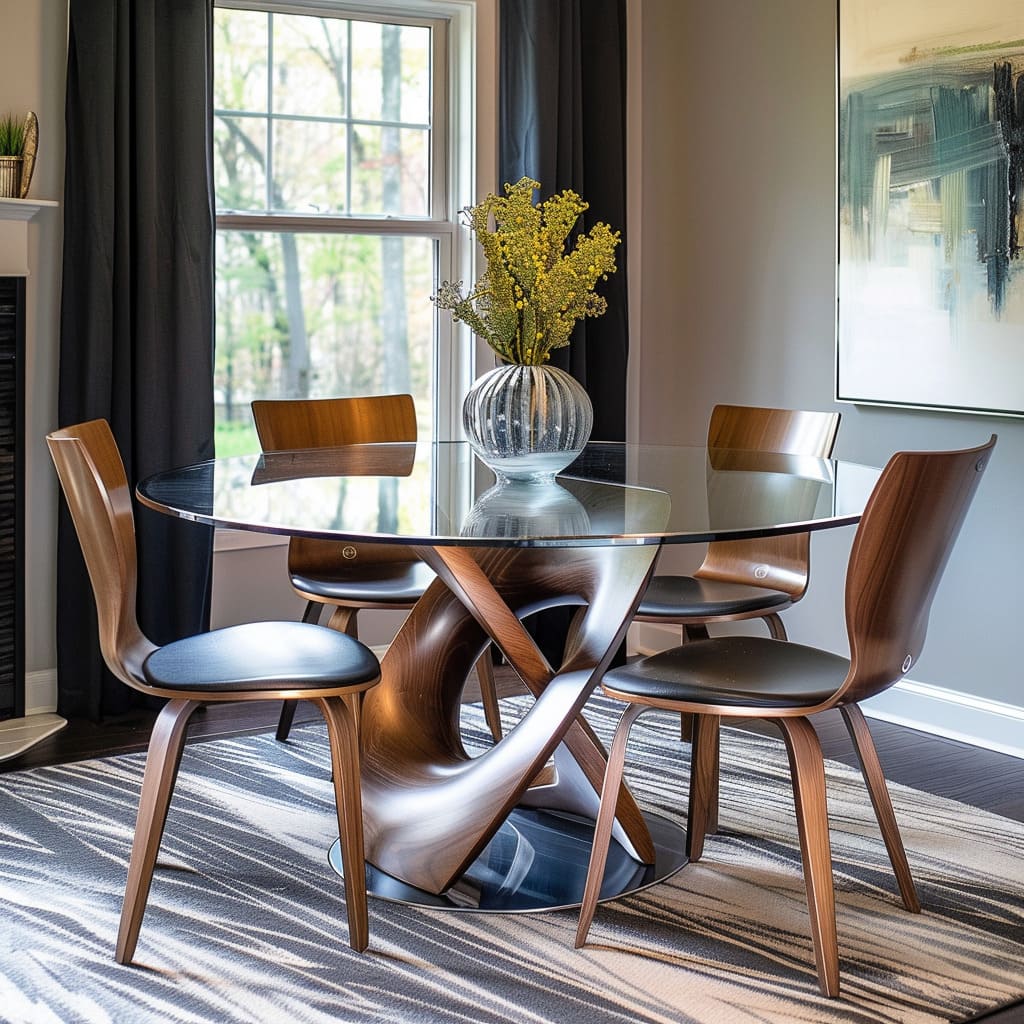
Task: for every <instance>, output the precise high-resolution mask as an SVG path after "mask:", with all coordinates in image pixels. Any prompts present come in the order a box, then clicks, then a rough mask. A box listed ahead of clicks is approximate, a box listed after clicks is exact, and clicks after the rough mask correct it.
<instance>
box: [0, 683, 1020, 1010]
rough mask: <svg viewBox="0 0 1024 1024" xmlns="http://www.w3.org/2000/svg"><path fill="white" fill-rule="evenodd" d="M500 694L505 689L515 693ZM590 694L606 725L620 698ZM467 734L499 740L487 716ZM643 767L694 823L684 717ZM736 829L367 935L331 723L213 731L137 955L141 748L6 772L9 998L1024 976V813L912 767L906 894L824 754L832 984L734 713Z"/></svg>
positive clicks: (486, 997) (891, 997) (391, 1005)
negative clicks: (947, 789) (363, 939)
mask: <svg viewBox="0 0 1024 1024" xmlns="http://www.w3.org/2000/svg"><path fill="white" fill-rule="evenodd" d="M503 706H504V705H503ZM587 715H588V717H589V718H590V719H591V721H592V722H593V723H594V725H595V726H596V728H597V729H598V731H599V732H601V733H602V734H603V735H604V736H605V737H606V738H607V736H608V734H609V732H610V729H611V727H612V726H613V725H614V721H615V719H616V717H617V711H616V710H615V709H613V708H611V707H610V706H609V705H608V704H606V703H604V704H602V703H601V702H597V701H595V702H594V703H593V705H592V706H590V707H588V710H587ZM465 726H466V729H467V735H468V736H470V737H471V738H472V739H473V740H474V741H475V742H478V743H480V744H481V745H482V744H483V743H484V742H485V739H484V737H485V733H484V730H483V728H482V716H481V715H480V714H479V710H478V709H475V708H469V709H467V712H466V714H465ZM634 734H635V741H634V743H633V745H632V762H631V764H630V766H629V767H628V768H627V778H628V779H629V780H630V782H631V785H632V786H633V788H634V790H635V792H636V793H637V794H638V796H639V799H640V801H641V803H642V804H643V805H645V806H647V807H649V808H651V809H653V810H656V811H658V812H660V813H662V814H664V815H666V816H667V817H670V818H673V819H675V820H680V819H681V817H682V814H683V808H684V807H685V793H686V765H685V761H684V759H683V758H682V757H681V756H680V752H681V751H680V744H679V741H678V720H675V721H674V720H672V719H671V718H670V717H667V716H665V717H661V716H657V715H649V716H648V717H647V718H645V719H643V720H641V723H640V724H639V726H638V727H637V729H636V730H634ZM723 736H724V741H723V756H722V762H723V766H722V767H723V778H722V816H721V817H722V825H723V829H722V832H721V833H720V834H719V835H718V836H715V837H712V838H710V839H709V841H708V844H707V848H706V852H705V858H704V860H703V861H702V862H701V863H700V864H698V865H691V866H689V867H687V868H685V869H684V870H683V871H682V872H680V873H679V874H678V875H676V876H675V877H674V878H672V879H671V880H669V881H666V882H663V883H661V884H659V885H657V886H655V887H653V888H652V889H649V890H647V891H645V892H643V893H639V894H635V895H633V896H630V897H627V898H625V899H623V900H619V901H615V902H613V903H608V904H604V905H602V906H601V907H600V908H599V910H598V914H597V918H596V920H595V923H594V927H593V928H592V930H591V933H590V942H589V944H588V946H587V947H586V948H585V949H584V950H580V951H577V950H574V949H573V948H572V945H573V943H572V939H573V932H574V929H575V924H576V915H575V912H573V911H558V912H555V913H547V914H517V915H480V914H461V913H452V912H435V911H426V910H422V909H417V908H411V907H406V906H401V905H397V904H393V903H385V902H381V901H378V900H371V906H370V932H371V939H370V948H369V950H368V951H367V952H366V953H365V954H362V955H358V954H355V953H353V952H352V951H351V950H350V949H349V948H348V945H347V937H346V934H345V924H344V921H345V915H344V908H343V890H342V886H341V883H340V881H339V880H338V879H337V878H336V877H335V876H334V875H333V874H332V872H331V871H330V869H329V868H328V866H327V860H326V852H327V849H328V847H329V845H330V843H331V841H332V839H333V838H334V835H333V832H332V830H333V828H334V826H333V810H332V802H331V789H330V785H329V782H328V775H327V756H326V741H325V738H324V734H323V731H322V729H321V728H320V727H319V726H317V725H310V726H306V727H303V728H301V729H298V730H296V731H295V733H293V740H292V742H289V743H288V744H280V743H276V742H275V741H274V739H273V736H272V735H270V734H267V735H260V736H246V737H240V738H236V739H227V740H217V741H214V742H208V743H199V744H195V745H193V746H191V747H189V748H188V750H187V751H186V754H185V756H184V759H183V762H182V770H181V775H180V778H179V782H178V788H177V793H176V796H175V801H174V804H173V805H172V808H171V814H170V819H169V821H168V827H167V832H166V835H165V837H164V843H163V847H162V852H161V857H160V864H159V866H158V869H157V876H156V879H155V881H154V884H153V890H152V894H151V897H150V903H149V909H148V911H147V914H146V918H145V921H144V923H143V927H142V936H141V940H140V944H139V949H138V953H137V956H136V965H135V966H134V967H133V968H125V967H119V966H118V965H116V964H115V963H114V961H113V958H112V954H113V943H114V935H115V932H116V928H117V917H118V913H119V910H120V901H121V896H122V892H123V886H124V874H125V865H126V862H127V856H128V850H129V844H130V840H131V834H132V825H133V821H134V812H135V806H136V801H137V798H138V792H139V785H140V782H141V777H142V769H143V757H142V756H141V755H129V756H121V757H113V758H109V759H103V760H94V761H88V762H83V763H79V764H71V765H66V766H62V767H53V768H44V769H35V770H31V771H26V772H22V773H13V774H9V775H4V776H0V823H2V833H0V915H2V916H0V1020H2V1021H5V1022H8V1024H51V1022H52V1024H93V1022H96V1024H100V1022H102V1024H120V1022H125V1024H146V1022H150V1021H160V1022H169V1021H181V1022H187V1024H205V1022H209V1024H225V1022H236V1021H238V1022H242V1021H244V1022H249V1021H252V1022H260V1024H268V1022H269V1024H275V1022H278V1021H280V1022H296V1024H307V1022H308V1024H321V1022H323V1024H326V1022H332V1024H337V1022H349V1024H365V1022H371V1021H372V1022H384V1021H388V1022H402V1024H405V1022H409V1024H428V1022H429V1024H435V1022H467V1024H471V1022H472V1024H476V1022H482V1024H492V1022H493V1024H498V1022H507V1021H515V1022H524V1024H542V1022H543V1024H627V1022H629V1024H632V1022H645V1024H647V1022H651V1024H654V1022H657V1024H667V1022H674V1024H679V1022H691V1021H693V1022H701V1024H745V1022H754V1021H757V1022H760V1024H764V1022H786V1024H790V1022H814V1024H828V1022H844V1024H845V1022H851V1024H860V1022H876V1021H885V1022H903V1024H913V1022H921V1024H925V1022H935V1021H952V1020H960V1019H963V1018H965V1017H968V1016H970V1015H972V1014H974V1013H976V1012H979V1011H981V1010H983V1009H985V1008H987V1007H994V1006H997V1005H999V1004H1002V1003H1004V1002H1006V1001H1008V1000H1010V999H1013V998H1018V997H1020V996H1021V995H1024V966H1022V965H1024V826H1022V825H1020V824H1017V823H1014V822H1012V821H1008V820H1006V819H1003V818H1000V817H997V816H995V815H991V814H987V813H982V812H979V811H976V810H974V809H973V808H970V807H967V806H965V805H962V804H958V803H955V802H952V801H948V800H942V799H939V798H935V797H930V796H925V795H923V794H921V793H917V792H914V791H912V790H908V789H904V788H901V787H893V795H894V801H895V804H896V811H897V816H898V818H899V820H900V822H901V825H902V829H903V834H904V837H905V840H906V843H907V847H908V853H909V856H910V862H911V867H912V868H913V870H914V873H915V876H916V879H917V883H918V888H919V892H920V895H921V899H922V903H923V904H924V907H925V911H924V913H922V914H921V915H919V916H915V915H911V914H907V913H906V912H904V911H903V910H902V908H901V905H900V904H899V902H898V900H897V898H896V897H895V896H894V885H893V882H892V878H891V875H890V871H889V867H888V862H887V860H886V857H885V851H884V849H883V847H882V843H881V841H880V839H879V837H878V833H877V829H876V826H875V823H874V820H873V817H872V814H871V809H870V806H869V804H868V800H867V797H866V795H865V792H864V789H863V786H862V784H861V782H860V780H859V776H857V775H856V774H855V773H854V772H853V771H851V770H850V769H848V768H845V767H843V766H840V765H836V764H829V765H828V783H829V797H830V812H831V817H832V825H833V832H832V840H833V853H834V857H835V879H836V889H837V901H838V921H839V943H840V952H841V957H842V960H841V970H842V985H843V995H842V997H841V998H840V999H838V1000H827V999H824V998H823V997H821V996H820V995H819V994H818V990H817V984H816V981H815V975H814V970H813V966H812V963H811V954H810V939H809V936H808V923H807V913H806V905H805V902H804V892H803V885H802V881H801V875H800V871H799V856H798V851H797V842H796V834H795V825H794V819H793V808H792V799H791V797H790V795H789V793H790V791H789V787H788V781H787V780H788V771H787V768H786V759H785V753H784V750H783V748H782V744H781V742H777V741H775V740H774V739H770V738H762V737H758V736H754V735H750V734H747V733H741V732H736V731H732V730H728V731H726V732H725V733H724V734H723Z"/></svg>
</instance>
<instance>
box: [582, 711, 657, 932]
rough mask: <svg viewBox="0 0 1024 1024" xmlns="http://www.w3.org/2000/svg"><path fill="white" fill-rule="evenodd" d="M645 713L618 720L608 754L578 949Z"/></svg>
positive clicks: (627, 714)
mask: <svg viewBox="0 0 1024 1024" xmlns="http://www.w3.org/2000/svg"><path fill="white" fill-rule="evenodd" d="M644 710H645V708H644V707H643V706H641V705H640V704H633V705H630V707H628V708H627V709H626V711H625V713H624V714H623V716H622V718H621V719H620V720H619V724H618V726H616V729H615V735H614V736H613V737H612V745H611V749H610V750H609V752H608V765H607V767H606V768H605V774H604V783H603V784H602V786H601V806H600V809H599V811H598V815H597V821H596V823H595V825H594V841H593V844H592V845H591V847H590V864H589V865H588V867H587V881H586V884H585V886H584V889H583V902H582V903H581V904H580V919H579V924H578V925H577V926H576V948H577V949H580V948H581V947H582V946H584V945H585V944H586V941H587V933H588V932H589V931H590V924H591V922H592V921H593V920H594V911H595V910H596V909H597V900H598V897H599V896H600V894H601V882H602V881H603V880H604V869H605V865H606V864H607V862H608V847H609V845H610V844H611V839H612V824H613V823H614V821H615V812H616V809H617V807H618V802H619V794H620V792H621V791H622V773H623V769H624V768H625V764H626V744H627V743H628V741H629V732H630V729H632V728H633V723H634V722H635V721H636V720H637V718H639V716H640V715H641V713H642V712H643V711H644Z"/></svg>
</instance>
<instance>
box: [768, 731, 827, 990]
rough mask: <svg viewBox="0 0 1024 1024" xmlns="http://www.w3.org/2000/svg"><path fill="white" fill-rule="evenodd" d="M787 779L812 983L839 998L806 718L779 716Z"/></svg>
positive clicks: (820, 761)
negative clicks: (808, 933) (804, 900)
mask: <svg viewBox="0 0 1024 1024" xmlns="http://www.w3.org/2000/svg"><path fill="white" fill-rule="evenodd" d="M778 725H779V728H780V729H781V730H782V737H783V739H784V740H785V741H786V751H787V753H788V754H789V768H790V772H791V774H792V776H793V798H794V803H795V805H796V823H797V830H798V831H799V834H800V856H801V859H802V860H803V865H804V885H805V887H806V889H807V907H808V910H809V912H810V917H811V941H812V943H813V945H814V962H815V965H816V967H817V970H818V984H819V985H820V987H821V991H822V992H823V993H824V994H825V995H826V996H837V995H839V943H838V940H837V938H836V901H835V889H834V887H833V884H832V847H831V844H830V842H829V835H828V805H827V802H826V797H825V761H824V758H823V757H822V753H821V744H820V743H819V742H818V736H817V733H815V731H814V726H812V725H811V723H810V722H808V721H807V719H806V718H780V719H779V720H778Z"/></svg>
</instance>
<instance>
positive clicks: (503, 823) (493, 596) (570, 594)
mask: <svg viewBox="0 0 1024 1024" xmlns="http://www.w3.org/2000/svg"><path fill="white" fill-rule="evenodd" d="M415 551H416V553H417V555H419V557H421V558H422V559H423V560H424V561H425V562H427V563H428V564H429V565H430V566H431V568H433V569H434V571H435V572H436V573H437V575H438V579H437V580H436V581H435V582H434V584H432V586H431V587H430V588H429V589H428V591H427V592H426V594H425V595H424V596H423V598H422V599H421V600H420V601H419V602H418V603H417V605H416V606H415V608H413V610H412V612H411V613H410V614H409V617H408V618H407V619H406V621H405V623H404V624H403V626H402V628H401V629H400V631H399V633H398V635H397V636H396V638H395V640H394V642H393V643H392V645H391V647H390V648H389V650H388V652H387V654H386V655H385V656H384V658H383V660H382V680H381V683H380V684H379V685H378V686H377V687H376V688H375V689H374V690H373V691H372V692H371V693H370V694H368V695H367V699H366V701H365V704H364V708H363V716H362V729H363V775H362V777H363V814H364V821H365V837H366V858H367V861H369V862H370V863H371V864H372V865H373V866H374V868H375V869H376V871H373V872H371V877H370V879H369V880H370V884H371V888H372V890H373V891H375V892H376V893H377V894H378V895H382V896H391V897H394V898H398V899H411V900H413V901H414V902H425V903H428V904H430V905H436V906H466V905H473V904H474V898H473V895H472V893H474V892H476V893H479V892H480V891H481V888H483V889H484V890H487V891H488V892H490V894H491V895H484V896H482V897H479V898H478V899H477V901H476V906H477V908H478V909H483V904H484V903H487V902H491V903H492V904H493V903H494V902H495V898H494V893H495V892H501V893H504V894H505V895H504V896H503V897H501V898H498V899H497V902H498V903H500V904H502V907H501V909H510V908H512V909H526V907H528V906H533V907H539V906H542V905H551V906H565V905H570V904H572V903H575V902H578V901H579V896H581V895H582V877H580V878H579V879H578V885H579V889H578V895H577V894H576V893H574V892H573V889H574V887H575V886H576V884H577V880H574V879H573V874H574V872H573V870H572V868H571V863H572V860H573V851H576V850H578V851H580V859H581V871H582V874H585V872H586V858H587V856H588V855H589V847H590V832H591V828H590V824H589V823H592V821H593V820H594V818H596V814H597V806H598V794H599V793H600V788H601V783H602V780H603V776H604V768H605V751H604V748H603V746H602V745H601V742H600V740H598V738H597V736H596V735H595V734H594V732H593V730H592V729H591V728H590V726H589V725H588V724H587V723H586V721H585V720H584V719H583V718H582V717H581V716H580V711H581V709H582V707H583V705H584V703H585V702H586V700H587V698H588V697H589V696H590V694H591V692H592V691H593V689H594V687H595V686H596V684H597V681H598V679H599V678H600V675H601V673H602V672H603V671H604V669H605V668H606V667H607V665H608V662H609V661H610V660H611V658H612V655H613V654H614V652H615V651H616V650H617V649H618V647H619V644H620V643H621V641H622V639H623V637H624V636H625V632H626V629H627V627H628V624H629V619H630V615H631V613H632V611H633V609H634V608H635V607H636V604H637V602H638V599H639V594H640V592H641V590H642V588H643V586H644V585H645V584H646V581H647V578H648V576H649V575H650V572H651V569H652V567H653V564H654V559H655V557H656V555H657V552H658V545H656V544H647V545H641V544H629V543H620V544H612V545H606V546H594V547H568V548H563V547H542V548H531V547H506V548H486V547H471V546H467V547H441V546H438V547H420V548H416V549H415ZM559 604H571V605H577V606H578V608H579V611H578V612H577V614H576V616H575V618H574V621H573V625H572V628H571V630H570V633H569V637H568V641H567V643H566V649H565V657H564V661H563V664H562V665H561V666H560V668H559V669H558V671H557V672H556V671H555V670H554V669H552V667H551V666H550V665H549V664H548V662H547V660H546V659H545V658H544V656H543V655H542V654H541V653H540V651H539V650H538V649H537V646H536V644H535V643H534V642H533V640H532V638H531V637H530V636H529V634H528V633H527V632H526V630H525V629H524V628H523V625H522V623H521V622H520V620H519V617H518V616H520V615H526V614H530V613H532V612H535V611H538V610H541V609H543V608H547V607H552V606H555V605H559ZM489 641H493V642H494V643H495V644H497V646H498V647H499V649H500V650H501V652H502V654H503V655H504V656H505V658H506V660H507V661H508V663H509V664H510V665H511V666H512V667H513V668H514V669H515V671H516V672H517V673H518V674H519V675H520V677H521V678H522V679H523V681H524V683H525V684H526V686H527V687H528V688H529V690H530V691H531V693H532V694H533V695H534V697H535V698H536V701H535V703H534V705H533V706H532V707H531V708H530V710H529V711H528V712H527V713H526V715H525V717H524V718H523V719H522V721H521V722H520V723H519V724H518V725H517V726H516V727H515V728H514V729H512V730H511V731H510V732H509V733H508V734H507V735H506V736H504V737H503V738H502V739H501V740H499V741H498V742H497V743H496V744H495V745H494V746H493V747H491V748H490V749H488V750H487V751H485V752H484V753H482V754H480V755H478V756H476V757H471V756H470V755H469V754H468V753H467V752H466V750H465V748H464V746H463V744H462V740H461V737H460V731H459V711H460V707H461V703H460V699H461V692H462V687H463V685H464V683H465V680H466V677H467V675H468V674H469V671H470V669H471V668H472V666H473V664H474V663H475V661H476V659H477V657H479V655H480V653H481V652H482V651H483V649H484V646H485V645H486V643H488V642H489ZM552 757H553V758H554V768H555V771H554V780H553V781H551V782H550V783H549V784H545V785H539V786H533V787H532V788H531V784H532V783H533V782H534V780H535V779H536V778H537V776H538V774H539V773H540V772H541V770H542V769H543V768H544V766H545V764H546V763H547V762H548V760H549V759H550V758H552ZM517 805H518V809H516V808H517ZM652 825H653V833H654V835H652V827H651V826H652ZM616 838H617V840H618V843H619V845H620V848H621V850H622V856H621V862H620V864H619V865H618V867H617V868H616V869H613V870H612V871H611V872H609V887H610V888H611V889H614V890H615V892H616V893H621V892H623V891H626V890H627V889H629V888H637V887H640V886H642V885H644V884H650V883H651V882H653V881H655V880H656V879H657V878H661V877H664V876H665V875H666V874H670V873H671V872H672V871H674V870H677V869H678V868H679V867H681V866H682V865H683V863H685V858H684V857H683V854H682V833H681V832H680V831H679V830H678V829H676V828H675V827H674V826H671V825H669V824H668V823H667V822H664V821H661V820H653V821H652V822H649V821H648V820H647V819H645V816H644V815H643V814H642V813H641V811H640V809H639V807H638V806H637V804H636V802H635V800H634V799H633V797H632V795H631V794H630V793H629V792H628V790H626V789H625V787H624V788H623V792H622V796H621V798H620V802H619V824H618V825H617V835H616ZM538 843H539V844H540V845H541V846H544V845H551V844H552V843H553V844H554V845H555V846H556V847H557V852H556V853H555V854H554V859H553V860H552V861H551V862H550V869H549V868H547V867H545V866H544V862H545V854H544V852H543V851H540V853H539V854H538V849H537V844H538ZM485 848H486V850H487V856H486V857H485V858H484V859H483V861H481V862H477V859H478V857H479V856H480V855H481V853H482V852H484V851H485ZM538 857H539V859H540V861H541V863H537V861H538ZM527 861H529V862H531V863H532V864H536V870H537V871H539V875H538V876H537V877H538V878H539V879H541V881H540V882H539V883H538V888H539V889H540V890H545V891H540V892H537V891H534V890H530V886H529V885H528V886H526V888H525V889H524V890H523V892H522V895H521V898H519V897H514V896H513V895H512V890H513V889H519V888H520V886H518V885H516V884H513V883H514V881H515V876H516V875H517V874H518V873H521V872H522V871H523V870H524V868H525V867H526V866H527ZM474 862H477V863H476V866H475V868H474V867H473V866H474ZM638 862H639V863H638ZM559 874H561V876H562V877H561V879H560V880H559V879H558V877H557V876H558V875H559ZM544 879H547V881H544ZM488 880H489V881H490V882H492V883H494V884H493V885H492V886H491V888H490V889H489V890H488V888H487V885H486V884H485V882H487V881H488ZM460 882H461V883H462V884H461V887H460V884H459V883H460ZM528 890H529V891H528Z"/></svg>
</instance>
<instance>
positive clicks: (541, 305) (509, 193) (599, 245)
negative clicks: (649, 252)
mask: <svg viewBox="0 0 1024 1024" xmlns="http://www.w3.org/2000/svg"><path fill="white" fill-rule="evenodd" d="M538 188H540V183H539V182H536V181H533V180H532V179H531V178H522V179H521V180H520V181H518V182H516V184H515V185H506V186H505V195H504V196H502V197H499V196H495V195H493V194H490V195H488V196H487V197H486V198H485V199H484V200H483V202H481V203H478V204H477V205H476V206H471V207H469V208H467V209H466V210H464V211H463V215H464V218H465V222H466V224H467V225H468V227H469V228H470V230H471V231H473V232H474V233H475V234H476V236H477V240H478V241H479V242H480V245H481V247H482V248H483V252H484V257H485V259H486V261H487V272H486V273H485V274H484V275H483V276H482V277H481V278H480V279H479V280H478V281H477V282H476V284H475V285H474V287H473V289H472V290H471V291H470V292H469V293H468V294H463V290H462V282H461V281H460V282H458V283H457V284H452V283H451V282H448V281H445V282H444V283H443V284H442V285H441V287H440V288H439V289H438V293H437V295H435V296H433V301H434V303H435V304H436V305H437V307H438V308H439V309H447V310H449V311H450V312H451V314H452V318H453V319H454V320H456V321H461V322H463V323H466V324H468V325H469V327H470V329H471V330H472V331H473V332H474V333H476V334H478V335H480V336H481V337H482V338H484V339H485V340H486V341H487V342H488V344H489V345H490V346H491V348H493V349H494V351H495V352H497V353H498V355H499V356H500V357H501V358H502V359H504V360H506V361H507V362H510V363H522V364H539V363H545V362H547V361H548V359H549V358H550V354H551V350H552V349H556V348H561V347H562V346H563V345H568V344H569V336H570V334H571V333H572V329H573V327H574V325H575V323H576V321H577V320H579V319H580V318H581V317H584V316H601V314H602V313H604V312H605V310H606V309H607V308H608V303H607V301H606V300H605V299H604V298H603V297H602V296H599V295H596V294H595V293H594V286H595V285H596V283H597V280H598V279H599V278H600V279H601V280H604V281H607V280H608V275H609V274H611V273H614V272H615V269H616V266H615V247H616V246H617V245H618V244H619V241H620V235H619V232H618V231H612V230H611V228H610V227H609V226H608V225H607V224H604V223H601V222H598V223H597V224H595V225H594V226H593V227H592V228H591V229H590V231H589V232H587V233H586V234H582V235H580V236H579V237H578V238H577V239H576V241H575V244H574V246H573V248H572V249H571V251H569V252H568V253H567V252H566V251H565V248H566V242H567V240H568V237H569V234H570V232H571V231H572V228H573V225H574V224H575V223H576V221H577V219H578V218H579V215H580V214H581V213H583V212H584V211H585V210H586V209H587V208H588V207H587V203H585V202H584V201H583V200H582V199H581V198H580V197H579V196H578V195H577V194H576V193H575V192H573V191H572V190H571V189H566V190H565V191H564V192H561V193H559V194H558V195H554V196H552V197H551V198H550V199H547V200H545V201H544V202H543V203H540V204H539V205H538V206H535V205H534V203H533V193H534V191H535V190H536V189H538ZM492 225H493V227H492ZM581 286H582V287H581Z"/></svg>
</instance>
